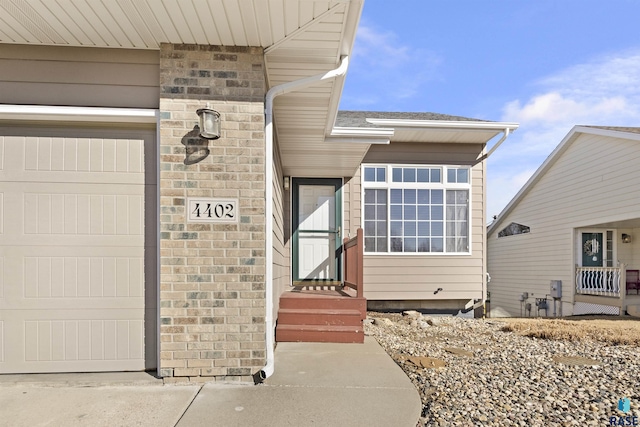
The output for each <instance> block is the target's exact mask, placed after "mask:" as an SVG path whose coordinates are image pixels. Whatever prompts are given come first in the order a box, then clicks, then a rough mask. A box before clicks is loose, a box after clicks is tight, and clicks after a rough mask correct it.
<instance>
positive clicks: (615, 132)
mask: <svg viewBox="0 0 640 427" xmlns="http://www.w3.org/2000/svg"><path fill="white" fill-rule="evenodd" d="M574 130H575V132H580V133H590V134H592V135H599V136H608V137H611V138H622V139H630V140H634V141H640V133H634V132H626V131H624V130H623V129H602V128H597V127H589V126H576V127H575V128H574Z"/></svg>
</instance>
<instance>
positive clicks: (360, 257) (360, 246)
mask: <svg viewBox="0 0 640 427" xmlns="http://www.w3.org/2000/svg"><path fill="white" fill-rule="evenodd" d="M356 238H357V239H358V244H357V248H358V251H357V253H356V257H357V258H358V260H357V265H358V267H357V268H358V270H357V276H356V277H357V279H356V281H357V283H358V298H362V297H363V296H364V289H363V287H364V286H363V285H364V232H363V230H362V228H358V232H357V235H356Z"/></svg>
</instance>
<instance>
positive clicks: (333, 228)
mask: <svg viewBox="0 0 640 427" xmlns="http://www.w3.org/2000/svg"><path fill="white" fill-rule="evenodd" d="M341 187H342V180H340V179H294V180H293V215H292V217H293V218H292V219H293V280H294V284H299V283H300V282H302V281H309V280H322V281H339V280H340V262H339V261H340V250H339V249H340V246H341V223H342V218H341V211H342V198H341V190H340V188H341Z"/></svg>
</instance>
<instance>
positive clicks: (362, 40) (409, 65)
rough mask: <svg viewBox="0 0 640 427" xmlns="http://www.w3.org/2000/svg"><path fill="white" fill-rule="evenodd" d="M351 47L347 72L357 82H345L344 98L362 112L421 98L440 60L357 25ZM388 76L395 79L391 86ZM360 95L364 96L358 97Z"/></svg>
mask: <svg viewBox="0 0 640 427" xmlns="http://www.w3.org/2000/svg"><path fill="white" fill-rule="evenodd" d="M355 44H356V45H355V47H354V49H353V52H354V53H353V58H352V61H351V65H350V68H351V72H352V73H353V74H354V75H357V76H358V81H357V82H355V81H354V82H349V85H347V92H346V93H345V94H344V100H345V101H346V103H347V104H349V105H350V106H352V108H363V107H364V108H366V106H368V105H375V104H380V103H381V102H382V101H384V103H385V104H386V105H393V104H394V102H395V101H399V100H403V99H408V98H413V97H417V96H421V95H422V94H423V93H424V90H423V86H424V84H425V83H426V82H428V81H432V80H434V79H436V78H437V70H438V66H439V64H440V63H441V59H440V58H438V57H437V56H436V55H435V54H434V53H433V52H430V51H428V50H426V49H416V48H415V47H413V46H411V45H409V44H403V43H402V42H401V41H400V38H399V37H398V36H397V35H396V34H395V33H393V32H391V31H379V30H378V29H377V28H375V27H373V26H372V25H370V24H367V23H365V22H361V23H360V26H359V27H358V34H357V36H356V42H355ZM406 70H411V73H410V74H407V72H406ZM390 76H396V77H394V78H393V81H392V82H391V81H390V80H389V78H390ZM367 87H369V88H370V90H369V91H367V90H366V88H367ZM354 88H355V90H351V89H354ZM351 93H354V94H358V95H357V97H355V96H352V95H350V94H351ZM363 93H366V94H367V96H365V97H362V94H363Z"/></svg>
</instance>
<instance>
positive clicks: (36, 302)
mask: <svg viewBox="0 0 640 427" xmlns="http://www.w3.org/2000/svg"><path fill="white" fill-rule="evenodd" d="M108 249H109V250H108V251H105V250H104V248H95V247H92V248H82V247H73V246H67V247H53V246H51V247H42V246H37V247H28V246H21V247H15V249H14V250H13V251H12V252H11V253H9V254H7V255H5V256H4V257H3V262H2V268H3V270H6V277H9V278H14V279H10V280H11V282H9V283H7V286H3V287H2V288H3V290H4V288H7V295H6V296H7V298H0V308H11V304H20V306H21V307H24V308H29V309H35V308H40V309H42V308H46V307H49V308H52V309H66V308H75V307H77V306H78V304H81V306H83V307H87V308H100V307H118V306H122V307H128V308H133V307H138V308H144V306H145V301H144V300H145V291H144V288H143V284H144V281H145V273H144V270H145V262H144V256H143V250H142V249H140V248H131V247H122V248H118V247H115V248H108ZM112 249H115V252H116V253H118V254H119V256H110V255H105V254H104V253H105V252H112ZM5 260H6V261H7V265H6V266H5V265H4V264H5ZM146 268H147V270H149V269H150V268H151V266H147V267H146ZM3 293H4V292H3ZM151 293H152V294H153V295H155V292H151ZM154 306H155V304H154Z"/></svg>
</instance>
